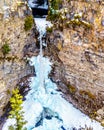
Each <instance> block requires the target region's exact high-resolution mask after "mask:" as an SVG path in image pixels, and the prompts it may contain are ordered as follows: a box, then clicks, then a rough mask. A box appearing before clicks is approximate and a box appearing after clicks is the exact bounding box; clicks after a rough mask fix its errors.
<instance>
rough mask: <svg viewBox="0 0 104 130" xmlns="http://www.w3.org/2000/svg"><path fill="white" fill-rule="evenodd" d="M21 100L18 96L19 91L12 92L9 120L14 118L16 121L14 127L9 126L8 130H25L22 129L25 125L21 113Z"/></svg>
mask: <svg viewBox="0 0 104 130" xmlns="http://www.w3.org/2000/svg"><path fill="white" fill-rule="evenodd" d="M22 98H23V96H21V95H20V94H19V90H18V89H15V90H13V92H12V97H11V98H10V104H11V108H12V109H11V111H10V113H9V114H10V116H9V118H14V119H15V120H16V123H15V125H14V126H10V127H9V130H26V128H24V129H23V127H24V125H25V124H26V121H25V120H24V118H23V113H24V112H23V111H22V103H23V101H22Z"/></svg>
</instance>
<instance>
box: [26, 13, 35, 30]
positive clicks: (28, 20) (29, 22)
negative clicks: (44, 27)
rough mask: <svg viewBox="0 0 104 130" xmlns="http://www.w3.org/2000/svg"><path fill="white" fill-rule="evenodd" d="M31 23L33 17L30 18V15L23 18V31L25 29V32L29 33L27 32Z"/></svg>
mask: <svg viewBox="0 0 104 130" xmlns="http://www.w3.org/2000/svg"><path fill="white" fill-rule="evenodd" d="M33 23H34V21H33V17H32V16H31V15H30V16H27V17H26V18H25V24H24V29H25V31H29V30H30V29H31V28H32V26H33Z"/></svg>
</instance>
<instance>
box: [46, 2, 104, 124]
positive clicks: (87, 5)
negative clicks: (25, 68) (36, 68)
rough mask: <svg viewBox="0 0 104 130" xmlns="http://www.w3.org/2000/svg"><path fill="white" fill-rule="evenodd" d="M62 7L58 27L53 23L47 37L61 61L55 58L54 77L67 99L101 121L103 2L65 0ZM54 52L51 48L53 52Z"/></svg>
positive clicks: (103, 107)
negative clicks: (62, 10)
mask: <svg viewBox="0 0 104 130" xmlns="http://www.w3.org/2000/svg"><path fill="white" fill-rule="evenodd" d="M63 7H64V8H66V10H67V11H66V12H65V13H63V15H64V16H63V17H61V18H59V19H58V20H57V23H56V25H55V28H57V29H55V28H54V27H53V33H52V34H50V37H49V38H48V39H47V40H48V42H49V44H51V48H52V46H54V47H53V48H54V50H55V48H57V49H56V51H57V53H56V55H55V56H54V57H58V58H59V59H60V61H61V62H60V64H61V65H60V64H59V65H57V64H56V62H57V59H56V58H55V60H54V64H55V67H54V69H55V68H56V69H55V71H54V72H53V75H55V76H56V78H55V77H54V78H53V80H55V81H56V82H57V81H59V82H58V84H59V83H60V82H61V83H62V85H61V83H60V85H59V88H60V89H61V90H62V91H63V92H64V93H65V97H66V98H67V100H69V101H70V102H72V103H73V104H74V105H75V106H76V107H78V108H79V109H80V110H82V111H84V112H85V113H87V114H89V115H90V116H91V117H94V116H96V119H97V120H99V121H101V120H102V122H103V119H104V3H103V1H99V2H96V1H88V2H87V1H69V2H68V1H64V5H63ZM54 53H55V52H54V51H51V54H52V55H54ZM56 73H57V74H56ZM62 79H64V80H62ZM63 81H64V82H63ZM63 83H64V84H65V85H66V86H67V87H65V85H63ZM97 111H98V112H97ZM99 111H100V114H99Z"/></svg>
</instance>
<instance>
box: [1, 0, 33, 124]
mask: <svg viewBox="0 0 104 130" xmlns="http://www.w3.org/2000/svg"><path fill="white" fill-rule="evenodd" d="M28 15H31V11H30V10H29V8H28V6H27V4H26V2H23V1H17V0H13V1H12V0H5V1H3V0H2V1H0V117H1V115H2V114H3V113H4V111H3V109H4V106H5V105H6V104H7V103H8V101H9V98H10V96H11V91H12V89H13V88H14V87H16V85H17V83H18V82H19V81H20V80H21V78H23V77H24V76H28V75H30V74H32V73H33V69H32V68H31V67H30V66H29V65H28V64H27V63H26V61H25V60H24V53H25V52H24V51H25V49H24V48H25V46H26V45H28V44H31V43H33V44H34V35H33V29H30V30H29V31H25V29H24V23H25V18H26V17H27V16H28ZM5 44H6V45H7V46H8V47H9V48H10V51H9V52H8V54H6V55H4V53H3V50H2V48H3V46H4V45H5ZM5 49H6V48H5ZM0 122H1V118H0Z"/></svg>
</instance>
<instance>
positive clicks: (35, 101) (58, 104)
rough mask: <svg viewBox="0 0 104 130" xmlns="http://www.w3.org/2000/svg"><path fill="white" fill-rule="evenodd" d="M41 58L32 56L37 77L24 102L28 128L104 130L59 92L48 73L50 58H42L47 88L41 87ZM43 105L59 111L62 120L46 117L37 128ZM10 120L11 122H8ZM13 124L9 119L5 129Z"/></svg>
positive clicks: (37, 129) (34, 129)
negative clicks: (86, 128) (87, 128)
mask: <svg viewBox="0 0 104 130" xmlns="http://www.w3.org/2000/svg"><path fill="white" fill-rule="evenodd" d="M39 58H40V56H38V57H32V58H31V65H34V66H35V70H36V75H37V76H36V77H33V78H32V79H31V84H30V87H31V90H30V91H29V93H28V95H27V96H26V100H25V101H24V103H23V110H24V112H25V115H24V117H25V120H27V121H28V123H27V124H26V127H27V129H28V130H62V129H61V126H63V127H64V128H65V129H66V130H71V129H72V128H73V127H76V128H77V129H78V128H80V127H83V128H84V127H85V125H87V127H92V128H93V130H104V129H103V127H102V126H101V125H100V124H99V123H98V122H96V121H92V120H91V119H90V118H89V117H88V116H86V115H85V114H83V113H81V112H80V111H79V110H78V109H76V108H74V107H73V105H72V104H70V103H69V102H67V101H66V100H65V99H64V98H62V94H61V93H59V92H57V91H56V89H57V86H56V84H54V83H53V82H52V81H51V80H50V79H49V78H48V74H49V72H50V70H51V63H50V61H49V59H47V58H44V57H43V58H42V61H43V68H44V74H43V76H44V77H45V78H44V85H45V88H46V90H47V92H46V93H44V89H42V88H41V86H40V83H39V80H40V79H39V76H40V75H39V73H38V72H39V69H40V68H39ZM43 107H46V108H50V109H51V110H52V111H54V112H56V113H58V115H59V117H60V119H62V121H60V120H58V119H56V118H54V117H53V118H52V119H51V120H47V119H44V120H43V125H42V126H39V127H37V128H35V124H36V121H37V119H38V118H39V116H40V114H41V112H42V110H43ZM8 122H9V123H8ZM10 124H12V120H10V119H9V120H7V121H6V123H5V124H4V126H3V130H8V126H9V125H10Z"/></svg>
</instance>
